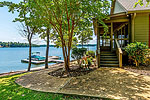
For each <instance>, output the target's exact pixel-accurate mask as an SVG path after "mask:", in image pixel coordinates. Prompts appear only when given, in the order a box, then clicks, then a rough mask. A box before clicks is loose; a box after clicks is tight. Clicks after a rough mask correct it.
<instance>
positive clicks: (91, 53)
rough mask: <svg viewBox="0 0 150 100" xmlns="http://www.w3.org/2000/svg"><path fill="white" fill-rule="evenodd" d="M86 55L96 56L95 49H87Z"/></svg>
mask: <svg viewBox="0 0 150 100" xmlns="http://www.w3.org/2000/svg"><path fill="white" fill-rule="evenodd" d="M86 55H87V56H90V57H93V58H95V52H94V51H87V52H86Z"/></svg>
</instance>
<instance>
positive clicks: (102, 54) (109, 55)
mask: <svg viewBox="0 0 150 100" xmlns="http://www.w3.org/2000/svg"><path fill="white" fill-rule="evenodd" d="M101 56H116V55H115V54H101Z"/></svg>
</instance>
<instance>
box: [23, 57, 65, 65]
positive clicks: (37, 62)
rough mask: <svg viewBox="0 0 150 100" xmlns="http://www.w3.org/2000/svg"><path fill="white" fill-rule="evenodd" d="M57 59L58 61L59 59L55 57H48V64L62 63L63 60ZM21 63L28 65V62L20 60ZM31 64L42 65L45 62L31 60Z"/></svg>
mask: <svg viewBox="0 0 150 100" xmlns="http://www.w3.org/2000/svg"><path fill="white" fill-rule="evenodd" d="M59 59H60V57H57V56H49V58H48V62H53V63H63V62H64V60H59ZM21 62H24V63H28V62H29V60H28V59H23V60H21ZM31 63H32V64H43V63H45V60H42V61H35V60H31Z"/></svg>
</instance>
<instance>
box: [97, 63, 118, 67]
mask: <svg viewBox="0 0 150 100" xmlns="http://www.w3.org/2000/svg"><path fill="white" fill-rule="evenodd" d="M100 66H101V67H119V64H100Z"/></svg>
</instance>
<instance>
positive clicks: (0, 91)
mask: <svg viewBox="0 0 150 100" xmlns="http://www.w3.org/2000/svg"><path fill="white" fill-rule="evenodd" d="M25 74H27V73H25ZM25 74H17V75H11V76H4V77H0V100H99V98H91V97H83V96H71V95H62V94H52V93H46V92H38V91H33V90H30V89H26V88H23V87H21V86H19V85H18V84H16V83H15V80H16V79H17V78H18V77H20V76H23V75H25ZM100 100H110V99H100Z"/></svg>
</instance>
